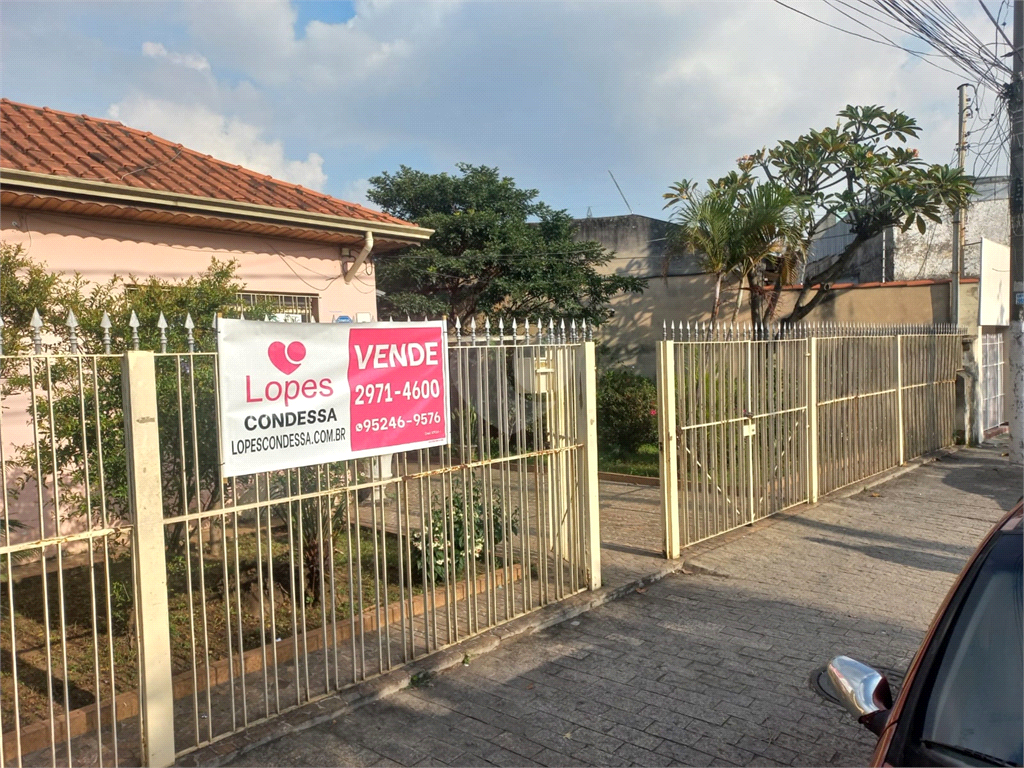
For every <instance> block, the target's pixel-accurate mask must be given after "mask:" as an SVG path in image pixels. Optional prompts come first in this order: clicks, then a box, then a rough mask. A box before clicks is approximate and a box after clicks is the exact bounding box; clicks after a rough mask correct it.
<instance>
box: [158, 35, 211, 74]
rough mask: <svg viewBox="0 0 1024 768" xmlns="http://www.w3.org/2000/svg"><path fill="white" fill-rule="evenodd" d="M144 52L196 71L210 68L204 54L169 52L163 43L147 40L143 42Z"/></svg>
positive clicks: (205, 70)
mask: <svg viewBox="0 0 1024 768" xmlns="http://www.w3.org/2000/svg"><path fill="white" fill-rule="evenodd" d="M142 53H143V55H145V56H148V57H149V58H151V59H167V60H168V61H169V62H171V63H172V64H179V65H181V66H183V67H185V68H186V69H194V70H195V71H196V72H207V71H209V69H210V62H208V61H207V60H206V58H205V57H204V56H200V55H199V54H197V53H184V54H182V53H168V51H167V49H166V48H165V47H164V46H163V43H153V42H150V41H148V40H147V41H146V42H145V43H143V44H142Z"/></svg>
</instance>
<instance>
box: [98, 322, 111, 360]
mask: <svg viewBox="0 0 1024 768" xmlns="http://www.w3.org/2000/svg"><path fill="white" fill-rule="evenodd" d="M100 328H102V329H103V354H104V355H109V354H110V328H111V324H110V315H108V314H107V313H106V312H104V313H103V317H101V318H100Z"/></svg>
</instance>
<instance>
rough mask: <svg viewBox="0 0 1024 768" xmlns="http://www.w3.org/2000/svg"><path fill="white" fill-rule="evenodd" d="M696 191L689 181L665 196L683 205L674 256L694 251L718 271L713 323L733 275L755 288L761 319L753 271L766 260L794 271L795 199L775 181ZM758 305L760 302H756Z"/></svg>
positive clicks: (739, 181)
mask: <svg viewBox="0 0 1024 768" xmlns="http://www.w3.org/2000/svg"><path fill="white" fill-rule="evenodd" d="M730 181H731V183H719V184H712V185H710V186H709V189H708V190H707V192H704V193H697V192H696V191H695V189H696V185H695V184H692V183H690V182H688V181H686V180H684V181H682V182H679V183H678V184H675V185H673V186H672V191H671V192H668V193H666V194H665V195H664V197H665V199H667V200H668V202H667V203H666V204H665V207H666V208H669V207H672V206H675V205H679V206H680V207H679V208H678V209H677V210H676V211H675V213H674V214H673V216H672V220H673V221H674V222H675V223H676V224H677V228H676V229H675V231H674V233H673V235H672V240H671V242H670V254H671V255H675V254H680V253H685V252H691V253H695V254H696V255H697V257H698V258H699V260H700V264H701V267H702V268H703V269H704V270H705V271H707V272H709V273H711V274H713V275H715V299H714V304H713V306H712V309H711V322H716V321H717V320H718V312H719V308H720V307H721V300H722V283H723V282H724V281H725V279H726V278H727V277H729V276H735V277H737V278H739V279H740V280H743V279H746V280H747V282H748V284H750V287H751V314H752V315H753V317H754V320H755V322H761V321H763V320H764V319H765V318H764V317H762V314H763V312H762V308H761V306H760V302H759V301H755V298H754V293H755V290H754V289H755V288H756V287H757V286H756V285H755V272H756V270H757V268H758V267H760V266H761V265H762V264H764V263H765V262H767V263H770V264H773V265H776V266H777V267H778V268H779V269H781V270H783V271H787V272H788V271H790V270H791V268H792V266H793V265H794V264H795V263H796V255H797V254H798V253H799V251H800V249H801V240H800V234H801V231H800V229H799V227H798V226H797V220H796V219H797V216H796V210H795V205H794V204H795V199H794V197H793V194H792V193H791V192H790V191H789V190H788V189H786V188H784V187H781V186H779V185H777V184H771V183H765V184H756V185H755V184H753V183H752V179H750V178H749V177H746V178H736V179H731V180H730ZM755 305H756V306H755Z"/></svg>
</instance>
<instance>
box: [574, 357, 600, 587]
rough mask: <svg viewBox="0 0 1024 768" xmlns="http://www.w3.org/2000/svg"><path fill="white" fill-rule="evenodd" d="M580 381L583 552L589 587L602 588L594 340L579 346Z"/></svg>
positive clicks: (578, 433) (578, 415)
mask: <svg viewBox="0 0 1024 768" xmlns="http://www.w3.org/2000/svg"><path fill="white" fill-rule="evenodd" d="M576 369H577V376H578V378H577V381H578V382H579V383H580V384H581V389H580V394H581V397H580V398H579V400H578V401H577V404H576V439H577V440H581V441H582V442H583V453H582V462H581V463H582V470H583V471H582V473H581V478H580V479H581V481H582V485H583V487H582V488H581V489H580V490H581V496H582V500H583V514H584V520H583V523H584V524H583V526H582V532H583V538H584V541H583V551H584V568H585V569H586V570H585V576H586V581H587V589H600V587H601V496H600V491H599V486H598V480H597V355H596V353H595V347H594V342H592V341H586V342H583V343H582V344H580V345H579V349H578V351H577V353H576Z"/></svg>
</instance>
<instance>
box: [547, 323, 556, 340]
mask: <svg viewBox="0 0 1024 768" xmlns="http://www.w3.org/2000/svg"><path fill="white" fill-rule="evenodd" d="M554 343H555V318H553V317H549V318H548V344H554Z"/></svg>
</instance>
